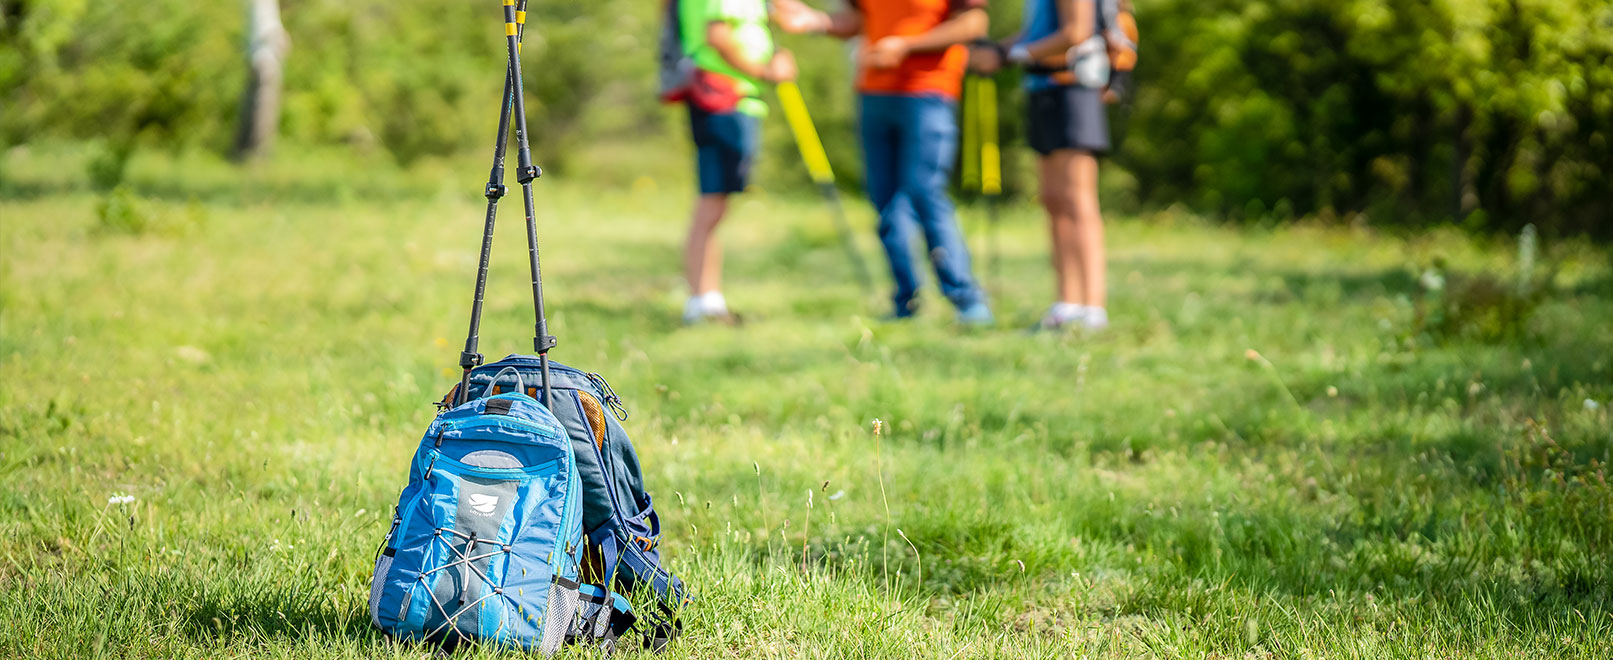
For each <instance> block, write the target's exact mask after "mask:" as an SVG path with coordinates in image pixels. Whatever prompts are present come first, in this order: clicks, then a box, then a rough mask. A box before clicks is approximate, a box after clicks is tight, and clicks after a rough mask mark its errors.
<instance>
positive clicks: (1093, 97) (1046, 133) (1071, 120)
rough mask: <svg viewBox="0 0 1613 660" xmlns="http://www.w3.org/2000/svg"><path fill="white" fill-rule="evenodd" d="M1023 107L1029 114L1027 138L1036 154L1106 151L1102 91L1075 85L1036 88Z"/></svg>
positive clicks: (1098, 152)
mask: <svg viewBox="0 0 1613 660" xmlns="http://www.w3.org/2000/svg"><path fill="white" fill-rule="evenodd" d="M1025 108H1026V111H1027V114H1029V115H1030V116H1029V120H1030V121H1029V127H1028V129H1029V130H1028V131H1027V133H1028V135H1027V136H1026V137H1027V141H1028V142H1030V145H1031V148H1032V149H1035V150H1036V153H1038V154H1041V155H1043V156H1046V155H1048V154H1050V153H1053V152H1055V151H1058V150H1060V149H1078V150H1080V151H1090V152H1092V153H1094V154H1103V153H1106V152H1108V151H1109V115H1108V111H1107V110H1106V109H1105V108H1104V106H1103V91H1102V90H1097V89H1092V88H1090V87H1080V86H1076V85H1060V86H1057V87H1049V88H1047V89H1038V90H1035V91H1032V92H1031V93H1030V96H1029V98H1028V99H1027V100H1026V103H1025Z"/></svg>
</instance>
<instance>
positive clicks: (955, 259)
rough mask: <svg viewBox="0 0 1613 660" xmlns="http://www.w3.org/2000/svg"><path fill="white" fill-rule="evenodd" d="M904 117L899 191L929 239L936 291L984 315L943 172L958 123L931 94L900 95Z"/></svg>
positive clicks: (965, 309) (955, 140)
mask: <svg viewBox="0 0 1613 660" xmlns="http://www.w3.org/2000/svg"><path fill="white" fill-rule="evenodd" d="M901 100H902V101H903V106H904V107H903V110H904V113H903V114H904V115H906V119H905V121H903V122H902V123H901V124H900V126H901V128H902V133H901V145H900V155H899V157H900V159H901V163H900V170H899V172H900V176H901V184H900V187H901V190H902V193H903V194H905V195H906V196H907V198H908V200H909V201H910V202H911V203H912V205H913V211H914V216H915V217H916V218H917V220H918V223H919V227H920V229H922V230H923V232H924V239H925V242H926V243H928V244H929V248H930V253H929V254H930V261H931V263H932V264H933V265H934V267H935V275H936V279H937V280H938V281H939V282H940V285H941V293H943V294H945V295H946V297H947V299H948V300H951V301H952V304H953V305H954V306H956V307H957V308H958V310H959V311H960V312H972V311H976V310H977V313H980V314H983V315H984V318H982V319H981V320H986V319H989V312H986V311H985V309H984V304H985V292H983V291H981V289H980V285H979V284H978V283H976V281H975V278H974V274H973V272H972V267H971V265H970V260H969V247H968V245H967V244H966V243H965V242H964V240H963V232H962V231H960V230H959V228H958V220H957V217H956V215H955V213H954V209H953V206H952V200H951V199H950V198H949V197H948V196H947V191H946V186H947V177H948V176H949V175H950V173H951V172H952V163H953V160H954V158H955V157H956V149H957V143H958V125H957V121H956V117H955V111H954V107H953V104H952V102H950V101H947V100H945V99H942V98H940V97H933V96H914V97H904V98H902V99H901Z"/></svg>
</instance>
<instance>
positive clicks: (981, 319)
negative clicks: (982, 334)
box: [958, 302, 997, 328]
mask: <svg viewBox="0 0 1613 660" xmlns="http://www.w3.org/2000/svg"><path fill="white" fill-rule="evenodd" d="M996 322H997V319H996V317H994V316H992V315H991V308H990V307H987V306H986V303H983V302H977V303H974V304H972V305H969V306H968V307H965V308H963V309H960V310H958V324H959V325H964V326H969V327H972V328H984V327H987V326H990V325H992V324H994V323H996Z"/></svg>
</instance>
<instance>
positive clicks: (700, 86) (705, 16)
mask: <svg viewBox="0 0 1613 660" xmlns="http://www.w3.org/2000/svg"><path fill="white" fill-rule="evenodd" d="M668 13H669V16H668V18H669V20H668V27H669V29H670V31H671V32H672V33H673V37H674V41H675V42H676V43H677V44H678V45H679V46H680V47H678V48H677V51H678V52H677V53H676V55H678V56H681V57H678V58H675V59H676V60H677V61H676V62H674V63H673V64H671V65H670V66H664V67H663V73H662V77H663V81H662V98H663V99H664V100H668V101H681V102H683V103H685V104H686V105H688V106H689V129H690V135H691V136H692V137H693V139H694V144H695V161H696V165H697V166H698V173H699V180H700V197H699V198H698V199H696V200H695V205H694V212H693V213H692V217H691V219H690V221H689V237H688V242H687V243H686V244H685V245H684V251H683V273H684V278H685V279H687V280H688V283H689V300H688V302H687V303H685V304H684V306H683V322H684V323H690V324H692V323H699V322H701V321H704V320H712V321H718V322H724V323H733V322H735V321H736V320H737V319H738V317H737V316H735V315H734V314H733V313H731V312H730V311H729V310H728V302H727V300H725V299H724V298H723V294H722V248H721V246H720V245H719V244H718V242H717V237H716V229H717V224H718V223H719V222H721V221H722V219H723V217H724V216H725V215H726V214H727V211H728V196H729V195H732V194H734V193H737V192H741V191H743V190H744V189H745V188H746V186H748V185H749V184H750V172H751V164H752V163H753V162H754V161H755V157H756V150H757V148H758V146H759V145H760V137H761V135H760V133H761V118H762V117H763V116H765V115H766V114H767V103H766V102H764V101H763V100H762V99H761V83H762V82H770V83H771V82H779V81H784V80H793V79H795V59H794V58H793V57H791V55H790V52H789V51H788V50H784V49H780V48H774V47H773V35H772V33H771V32H769V30H768V26H767V4H766V3H765V2H764V0H670V4H669V5H668ZM666 41H667V40H666V39H663V49H665V45H664V44H665V43H666ZM666 59H667V58H666V57H665V54H663V60H666ZM668 68H670V69H671V71H670V72H669V71H667V70H666V69H668ZM669 76H672V77H674V78H679V77H680V76H681V78H679V79H678V80H676V81H674V82H672V83H668V82H667V78H668V77H669Z"/></svg>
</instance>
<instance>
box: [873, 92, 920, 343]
mask: <svg viewBox="0 0 1613 660" xmlns="http://www.w3.org/2000/svg"><path fill="white" fill-rule="evenodd" d="M896 100H898V99H895V98H894V97H890V96H885V95H879V94H864V95H862V96H861V97H860V100H859V103H860V104H861V109H860V112H859V121H860V123H859V130H860V132H861V137H862V147H863V176H864V179H865V181H864V184H865V187H866V188H867V190H868V201H869V202H871V203H872V204H873V205H874V211H875V212H877V213H879V242H880V245H882V246H883V247H884V248H885V259H886V261H887V262H888V263H889V264H890V269H891V279H892V280H893V281H894V282H895V284H896V291H895V292H894V293H893V294H892V295H891V302H892V304H893V306H894V314H895V316H897V317H906V316H910V315H911V314H912V313H913V298H914V296H916V295H917V294H918V287H919V278H918V269H917V268H915V267H914V265H913V242H912V226H913V218H912V205H911V204H910V203H909V202H908V200H907V199H906V198H905V196H903V195H901V194H899V189H900V182H901V177H900V176H899V172H898V170H897V166H898V160H897V157H898V152H897V148H898V146H899V144H900V143H899V141H898V138H899V133H898V129H899V127H900V124H901V117H900V116H899V115H897V114H896V110H897V108H896V107H895V103H894V102H895V101H896Z"/></svg>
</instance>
